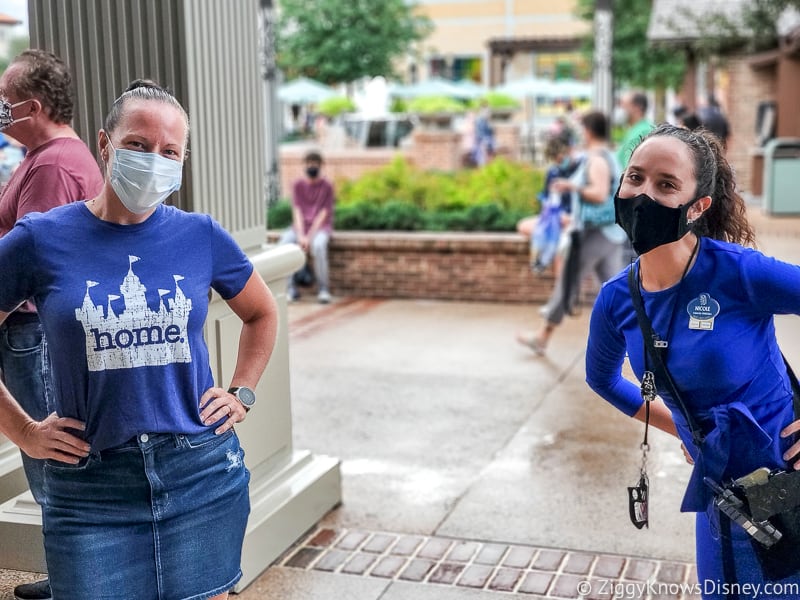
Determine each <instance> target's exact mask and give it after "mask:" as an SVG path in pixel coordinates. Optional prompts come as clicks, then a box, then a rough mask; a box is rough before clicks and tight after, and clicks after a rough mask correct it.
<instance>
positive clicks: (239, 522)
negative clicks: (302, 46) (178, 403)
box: [42, 429, 250, 600]
mask: <svg viewBox="0 0 800 600" xmlns="http://www.w3.org/2000/svg"><path fill="white" fill-rule="evenodd" d="M44 470H45V492H46V495H47V502H46V504H45V506H44V507H43V510H42V512H43V530H44V543H45V553H46V558H47V569H48V573H49V575H50V585H51V587H52V590H53V598H54V600H78V599H80V600H112V599H113V600H189V599H192V600H194V599H198V600H199V599H203V598H211V597H213V596H215V595H217V594H221V593H223V592H225V591H227V590H230V589H231V588H232V587H233V586H234V584H235V583H236V582H237V581H239V579H240V578H241V576H242V572H241V568H240V563H241V554H242V543H243V540H244V533H245V528H246V526H247V517H248V514H249V512H250V497H249V492H248V484H249V481H250V473H249V472H248V470H247V468H246V467H245V465H244V451H243V450H242V448H241V446H240V445H239V439H238V437H237V436H236V434H235V433H234V431H233V430H229V431H227V432H225V433H224V434H222V435H215V434H214V430H213V429H210V430H208V431H206V432H204V433H201V434H197V435H183V434H162V433H155V434H147V433H143V434H140V435H138V436H137V437H136V438H134V439H132V440H130V441H129V442H127V443H125V444H123V445H121V446H118V447H115V448H112V449H109V450H104V451H102V452H100V453H97V454H91V455H89V456H88V457H87V458H85V459H83V460H82V461H81V462H80V463H79V464H77V465H67V464H65V463H61V462H57V461H52V460H49V461H46V463H45V467H44Z"/></svg>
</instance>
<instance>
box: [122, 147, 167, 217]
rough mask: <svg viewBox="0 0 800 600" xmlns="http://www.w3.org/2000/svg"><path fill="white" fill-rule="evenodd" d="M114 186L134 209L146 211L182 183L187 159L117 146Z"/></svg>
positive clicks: (129, 208) (137, 212) (124, 202)
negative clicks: (184, 160) (180, 159)
mask: <svg viewBox="0 0 800 600" xmlns="http://www.w3.org/2000/svg"><path fill="white" fill-rule="evenodd" d="M108 145H109V146H111V148H112V149H113V150H114V158H113V163H112V165H111V177H110V180H111V187H112V188H114V191H115V192H116V194H117V197H118V198H119V199H120V202H122V204H123V205H124V206H125V208H127V209H128V210H129V211H131V212H132V213H136V214H144V213H146V212H147V211H149V210H150V209H153V208H155V207H156V206H158V205H159V204H161V203H162V202H164V200H166V199H167V198H168V197H169V195H170V194H171V193H172V192H175V191H177V190H179V189H180V187H181V178H182V176H183V163H182V162H181V161H179V160H172V159H170V158H165V157H163V156H161V155H159V154H155V153H153V152H138V151H135V150H125V149H124V148H119V149H117V148H114V145H113V144H112V143H111V139H109V140H108Z"/></svg>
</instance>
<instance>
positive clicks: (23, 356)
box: [0, 315, 53, 505]
mask: <svg viewBox="0 0 800 600" xmlns="http://www.w3.org/2000/svg"><path fill="white" fill-rule="evenodd" d="M9 320H10V321H11V322H10V323H9V322H8V321H7V322H5V323H3V324H2V325H0V373H2V376H3V383H5V385H6V387H7V388H8V390H9V391H10V392H11V395H12V396H14V398H15V399H16V401H17V402H19V404H20V405H21V406H22V408H23V409H24V410H25V412H27V413H28V415H30V417H31V418H32V419H34V420H36V421H42V420H44V419H45V418H46V417H47V415H48V414H49V413H50V405H51V399H52V397H53V393H52V389H53V388H52V383H51V381H50V361H49V359H48V356H47V341H46V340H45V338H44V334H43V333H42V326H41V324H40V323H39V321H38V320H32V321H28V322H19V321H17V320H15V318H14V315H11V316H10V317H9ZM22 465H23V467H24V468H25V476H26V477H27V478H28V485H29V486H30V488H31V492H32V493H33V497H34V498H35V499H36V502H38V503H39V504H40V505H43V504H44V502H45V496H44V490H43V482H44V461H42V460H37V459H34V458H31V457H29V456H27V455H26V454H25V453H24V452H23V453H22Z"/></svg>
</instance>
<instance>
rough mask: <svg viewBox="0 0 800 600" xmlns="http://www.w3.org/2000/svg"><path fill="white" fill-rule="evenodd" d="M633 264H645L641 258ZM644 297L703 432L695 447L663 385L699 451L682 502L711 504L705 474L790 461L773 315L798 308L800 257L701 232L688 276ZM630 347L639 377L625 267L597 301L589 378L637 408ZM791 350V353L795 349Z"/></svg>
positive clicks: (788, 418) (628, 409) (737, 472)
mask: <svg viewBox="0 0 800 600" xmlns="http://www.w3.org/2000/svg"><path fill="white" fill-rule="evenodd" d="M631 268H634V269H638V261H637V263H636V264H634V265H633V266H632V267H631ZM642 298H643V301H644V306H645V311H646V312H647V315H648V317H649V318H650V321H651V322H652V325H653V329H654V330H655V332H656V333H657V334H658V335H659V336H660V338H661V339H664V340H667V341H668V343H669V347H668V349H667V351H666V365H667V368H668V369H669V372H670V374H671V375H672V378H673V379H674V381H675V384H676V387H677V388H678V390H679V391H680V392H681V396H682V398H683V401H684V403H685V404H686V405H687V409H688V410H689V411H690V412H691V413H692V415H693V417H694V418H695V420H696V421H697V422H698V423H699V425H700V427H701V429H702V432H703V435H704V436H705V440H704V442H703V443H702V444H701V446H700V447H699V448H698V447H697V446H696V445H695V444H694V443H693V441H692V436H691V433H690V431H689V428H688V426H687V424H686V420H685V418H684V417H683V415H682V413H681V411H680V409H679V407H678V405H677V404H676V402H675V400H674V399H673V398H671V397H670V395H669V394H668V393H667V392H666V391H665V390H664V386H663V385H659V386H658V392H659V395H660V396H661V397H662V398H663V399H664V401H665V403H666V404H667V406H668V407H669V408H670V410H671V411H672V416H673V419H674V421H675V424H676V426H677V428H678V433H679V435H680V437H681V439H682V440H683V442H684V443H685V444H686V447H687V448H688V449H689V452H690V453H691V455H692V457H693V458H694V460H695V469H694V472H693V474H692V478H691V480H690V482H689V486H688V488H687V492H686V496H685V497H684V502H683V506H682V510H684V511H701V510H705V508H706V506H707V502H708V500H709V490H708V489H707V488H706V487H705V486H704V484H703V476H709V477H712V478H713V479H715V480H717V481H726V480H728V479H730V478H735V477H740V476H742V475H744V474H746V473H749V472H751V471H753V470H754V469H756V468H759V467H764V466H767V467H770V468H779V467H780V468H783V467H786V463H785V461H784V460H783V458H782V455H783V453H784V452H785V451H786V450H787V449H788V447H789V446H790V445H791V443H792V441H793V440H792V439H790V438H781V437H780V435H779V434H780V431H781V429H783V428H784V427H786V426H787V425H788V424H789V423H791V422H792V421H793V420H794V412H793V406H792V389H791V384H790V382H789V378H788V376H787V372H786V368H785V366H784V362H783V359H782V357H781V353H780V349H779V348H778V344H777V341H776V338H775V326H774V322H773V317H774V315H775V314H790V313H793V314H797V313H799V312H800V267H798V266H796V265H791V264H788V263H784V262H781V261H778V260H776V259H774V258H770V257H767V256H764V255H763V254H761V253H760V252H757V251H755V250H752V249H747V248H743V247H741V246H739V245H736V244H729V243H724V242H720V241H716V240H711V239H707V238H702V239H701V241H700V249H699V252H698V256H697V260H696V262H695V264H694V266H693V267H692V269H691V270H690V271H689V272H688V273H687V275H686V277H685V278H684V280H683V281H682V282H681V283H679V284H676V285H675V286H673V287H671V288H669V289H666V290H662V291H658V292H647V291H644V290H643V291H642ZM690 313H691V314H690ZM712 314H714V316H713V319H708V318H707V317H708V316H709V315H712ZM697 317H700V318H697ZM690 322H691V324H692V325H693V327H690ZM626 352H627V354H628V355H629V359H630V363H631V367H632V368H633V371H634V373H635V374H636V376H637V377H638V378H640V379H641V377H642V373H643V371H644V370H645V348H644V345H643V342H642V334H641V331H640V329H639V324H638V321H637V318H636V311H635V310H634V308H633V304H632V301H631V296H630V292H629V290H628V277H627V269H626V270H625V271H623V272H622V273H620V274H619V275H617V276H616V277H615V278H613V279H611V280H609V281H608V282H607V283H606V284H605V285H604V286H603V288H602V289H601V291H600V294H599V295H598V298H597V301H596V303H595V307H594V310H593V312H592V317H591V325H590V333H589V342H588V350H587V353H586V381H587V383H588V384H589V385H590V386H591V387H592V389H593V390H595V391H596V392H597V393H598V394H600V396H602V397H603V398H605V399H606V400H608V401H609V402H611V403H612V404H613V405H614V406H616V407H617V408H619V409H620V410H621V411H623V412H624V413H626V414H628V415H633V414H635V413H636V412H637V410H638V409H639V408H640V407H641V404H642V402H643V400H642V397H641V393H640V389H639V386H638V385H637V384H635V383H633V382H630V381H628V380H626V379H624V378H623V377H622V375H621V368H622V363H623V360H624V358H625V355H626ZM787 359H788V360H789V362H790V363H791V362H792V357H791V356H787ZM795 362H798V361H795ZM648 368H650V369H651V370H652V365H651V364H650V363H649V362H648Z"/></svg>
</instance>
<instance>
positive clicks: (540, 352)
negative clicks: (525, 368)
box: [517, 333, 546, 356]
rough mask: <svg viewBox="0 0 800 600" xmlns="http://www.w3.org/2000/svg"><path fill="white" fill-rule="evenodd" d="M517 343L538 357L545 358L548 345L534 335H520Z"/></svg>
mask: <svg viewBox="0 0 800 600" xmlns="http://www.w3.org/2000/svg"><path fill="white" fill-rule="evenodd" d="M517 341H518V342H519V343H520V344H522V345H523V346H526V347H528V348H530V349H531V350H533V353H534V354H535V355H536V356H544V352H545V346H546V344H545V343H544V342H543V341H542V340H540V339H539V338H538V337H536V335H534V334H532V333H518V334H517Z"/></svg>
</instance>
